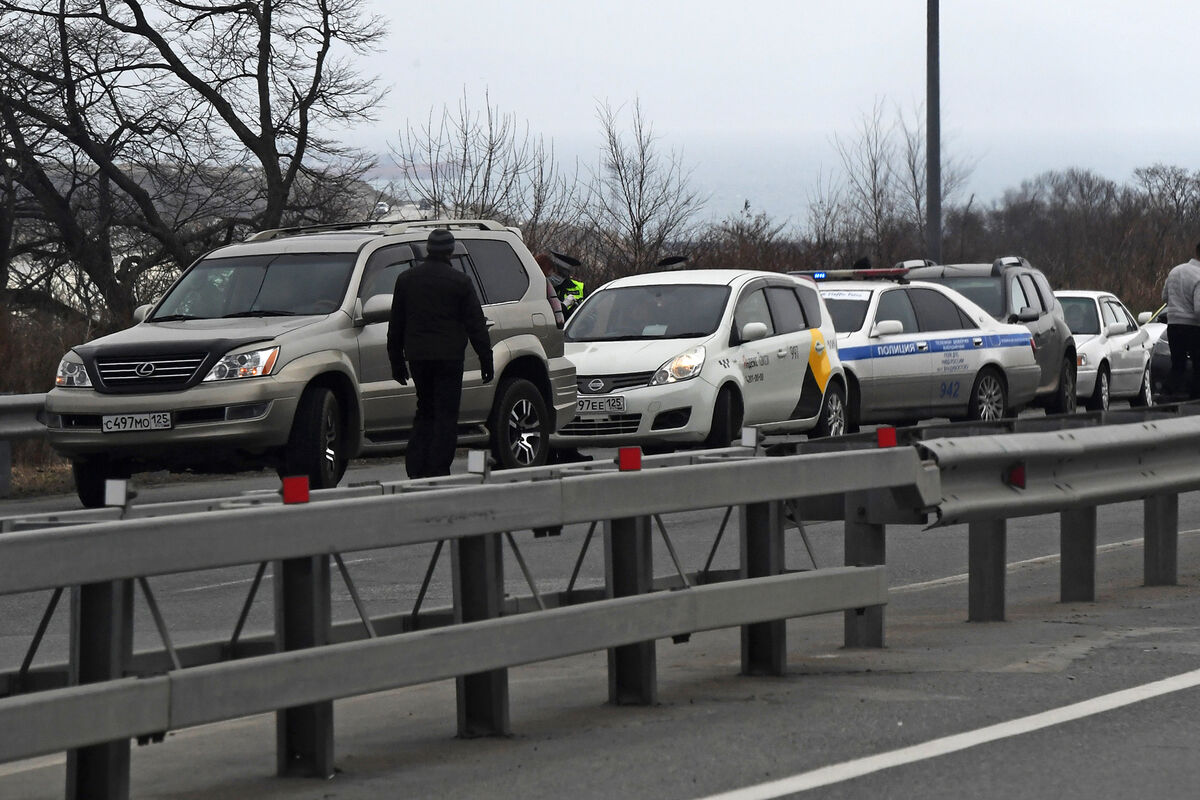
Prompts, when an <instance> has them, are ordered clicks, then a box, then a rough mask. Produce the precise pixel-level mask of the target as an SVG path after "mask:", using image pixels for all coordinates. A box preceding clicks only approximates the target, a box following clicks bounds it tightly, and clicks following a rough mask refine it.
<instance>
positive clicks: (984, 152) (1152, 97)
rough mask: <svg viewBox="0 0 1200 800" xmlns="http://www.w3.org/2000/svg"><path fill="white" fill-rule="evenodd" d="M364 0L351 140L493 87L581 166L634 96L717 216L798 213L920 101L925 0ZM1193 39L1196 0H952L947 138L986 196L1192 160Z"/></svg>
mask: <svg viewBox="0 0 1200 800" xmlns="http://www.w3.org/2000/svg"><path fill="white" fill-rule="evenodd" d="M369 2H372V3H374V8H375V9H376V10H377V11H378V12H379V13H381V14H383V15H384V16H386V17H387V18H388V19H389V20H390V21H391V22H390V27H391V31H392V32H391V35H390V38H389V40H388V42H387V44H386V45H385V48H384V52H383V53H382V54H380V55H378V56H376V57H375V58H374V59H372V61H371V62H370V64H369V67H368V69H370V70H372V71H374V72H377V73H378V74H380V76H381V77H382V78H383V80H384V82H385V84H387V85H389V86H391V94H390V96H389V97H388V100H387V104H386V107H385V108H383V109H381V110H380V121H379V123H378V124H377V125H376V126H375V127H374V128H372V129H366V128H364V129H361V130H359V131H357V132H355V133H354V134H353V136H352V141H354V143H356V144H361V145H363V146H367V147H370V148H372V149H376V150H383V149H385V147H386V143H388V142H391V143H397V142H398V141H399V136H398V134H397V131H399V130H400V129H402V128H403V127H404V126H405V124H406V122H407V121H408V120H413V121H414V122H415V123H419V121H421V120H423V119H425V118H427V117H428V115H429V112H430V109H431V108H434V109H437V110H438V111H439V112H440V109H441V108H442V106H443V105H445V104H449V105H450V106H451V107H452V108H456V107H457V103H458V101H459V99H460V98H461V97H462V96H463V94H464V92H465V93H466V95H467V97H468V100H469V102H470V103H471V104H472V105H474V106H475V107H477V108H479V109H482V107H483V106H484V104H485V101H484V93H485V92H487V93H488V95H489V97H490V102H491V104H492V105H493V106H494V107H496V108H497V109H498V110H499V111H501V112H502V113H510V114H513V115H515V116H516V117H517V119H519V120H522V121H525V122H528V124H529V127H530V130H531V132H532V133H534V134H539V135H541V136H543V137H545V138H546V139H547V140H553V141H554V143H555V145H556V147H557V148H558V150H559V152H560V153H563V154H570V155H571V156H572V157H573V156H575V155H578V156H580V157H581V158H583V159H584V160H585V162H586V163H589V164H590V163H592V162H593V161H594V159H595V154H596V152H597V148H598V145H599V133H598V125H597V122H596V108H597V104H599V103H604V102H607V103H609V104H611V105H612V106H614V107H619V106H622V105H624V106H626V107H628V106H629V105H631V104H632V103H633V102H634V100H635V99H636V100H639V101H640V103H641V106H642V110H643V113H644V115H645V117H646V118H647V119H648V120H649V121H650V122H651V123H652V124H653V126H654V130H655V132H656V133H657V134H658V135H659V136H660V137H661V142H662V145H663V147H664V148H667V149H669V148H674V149H675V150H677V151H679V152H681V153H682V156H683V159H684V162H685V163H686V164H687V165H688V166H689V167H691V168H692V170H693V182H694V183H695V184H696V185H697V187H698V188H700V189H702V190H703V191H704V192H706V193H709V194H711V196H712V199H711V200H710V203H709V209H708V210H709V213H710V214H713V215H716V216H723V215H724V214H726V213H728V212H729V211H730V210H732V209H734V208H738V207H740V206H741V203H742V201H743V200H746V199H748V200H749V201H750V203H751V206H752V208H754V209H756V210H761V211H766V212H767V213H769V214H771V215H772V216H774V217H779V218H791V219H794V220H802V219H803V214H804V211H803V209H804V207H805V205H806V204H807V197H808V196H810V195H811V193H812V190H813V187H814V185H815V183H816V181H817V180H818V177H819V176H821V175H824V176H825V177H827V178H828V177H829V176H830V175H832V174H834V173H836V172H837V171H838V169H839V164H838V161H837V157H836V154H835V152H834V150H833V147H832V144H831V142H832V139H833V137H834V136H835V135H840V136H842V137H853V136H854V132H855V128H856V126H858V125H859V124H860V123H861V121H862V118H863V116H864V115H865V114H868V113H869V112H870V110H871V108H872V107H873V105H874V104H875V103H876V102H877V101H884V102H885V103H886V104H888V107H889V108H893V107H896V106H899V107H900V108H902V109H903V110H904V111H905V112H906V113H907V114H909V115H910V116H911V115H912V114H913V113H914V110H915V109H916V108H917V107H918V106H919V105H920V104H921V103H923V102H924V99H925V32H926V15H925V11H926V2H925V0H831V1H830V2H816V0H792V1H791V2H785V1H783V0H725V1H724V2H716V1H715V0H686V2H680V1H678V0H594V1H593V2H581V1H580V0H567V2H563V1H562V0H559V1H558V2H541V1H540V0H507V1H506V2H499V3H497V2H495V1H494V0H492V1H491V2H479V1H477V0H459V2H456V3H452V4H442V3H407V2H406V3H403V4H400V3H394V2H389V1H388V0H369ZM1198 38H1200V4H1196V3H1193V2H1191V0H1128V1H1127V2H1116V0H1004V1H1003V2H1000V0H943V2H942V5H941V82H942V88H941V95H942V141H943V145H942V146H943V150H944V154H945V155H946V156H948V157H951V158H957V159H960V160H964V161H968V162H971V163H973V164H974V165H975V166H974V172H973V177H972V179H971V182H970V185H969V190H970V191H973V192H974V193H975V194H976V195H977V197H978V198H979V200H982V201H990V200H992V199H995V198H996V197H998V196H999V195H1000V193H1001V192H1002V191H1003V190H1004V189H1005V188H1009V187H1015V186H1016V185H1018V184H1019V183H1020V181H1021V180H1023V179H1026V178H1031V177H1034V176H1035V175H1037V174H1039V173H1040V172H1043V171H1045V170H1048V169H1065V168H1067V167H1073V166H1074V167H1086V168H1090V169H1093V170H1095V171H1097V172H1099V173H1100V174H1102V175H1104V176H1105V177H1108V178H1111V179H1113V180H1117V181H1119V182H1124V181H1126V180H1128V179H1129V178H1130V176H1131V174H1132V171H1133V169H1134V168H1135V167H1139V166H1147V165H1150V164H1154V163H1157V162H1163V163H1168V164H1174V165H1178V166H1182V167H1186V168H1188V169H1198V168H1200V91H1197V89H1198V84H1200V69H1197V64H1198V63H1200V59H1197V58H1196V55H1195V54H1196V52H1197V44H1196V42H1197V39H1198Z"/></svg>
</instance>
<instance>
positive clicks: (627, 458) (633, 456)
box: [617, 447, 642, 472]
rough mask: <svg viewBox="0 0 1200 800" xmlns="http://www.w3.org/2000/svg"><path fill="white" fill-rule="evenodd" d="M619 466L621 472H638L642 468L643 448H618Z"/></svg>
mask: <svg viewBox="0 0 1200 800" xmlns="http://www.w3.org/2000/svg"><path fill="white" fill-rule="evenodd" d="M617 468H618V469H619V470H620V471H621V472H637V471H638V470H640V469H641V468H642V448H640V447H622V448H619V449H618V450H617Z"/></svg>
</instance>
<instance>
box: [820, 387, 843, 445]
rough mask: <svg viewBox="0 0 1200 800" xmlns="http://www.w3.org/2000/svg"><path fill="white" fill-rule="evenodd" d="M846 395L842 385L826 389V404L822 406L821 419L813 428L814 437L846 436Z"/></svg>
mask: <svg viewBox="0 0 1200 800" xmlns="http://www.w3.org/2000/svg"><path fill="white" fill-rule="evenodd" d="M847 418H848V417H847V412H846V395H845V392H844V391H842V387H841V384H837V383H830V384H829V385H828V386H827V387H825V402H824V403H823V404H822V405H821V417H820V419H818V420H817V426H816V427H815V428H813V432H812V435H813V436H844V435H845V434H846V427H847Z"/></svg>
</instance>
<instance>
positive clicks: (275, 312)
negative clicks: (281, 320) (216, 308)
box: [221, 308, 296, 319]
mask: <svg viewBox="0 0 1200 800" xmlns="http://www.w3.org/2000/svg"><path fill="white" fill-rule="evenodd" d="M294 316H296V312H295V311H282V310H279V309H271V308H256V309H253V310H251V311H237V312H235V313H233V314H226V315H225V316H223V317H221V319H233V318H234V317H294Z"/></svg>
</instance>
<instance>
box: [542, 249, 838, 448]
mask: <svg viewBox="0 0 1200 800" xmlns="http://www.w3.org/2000/svg"><path fill="white" fill-rule="evenodd" d="M834 335H835V334H834V328H833V322H832V320H831V318H830V316H829V314H828V312H827V310H826V309H825V306H824V303H822V301H821V298H820V295H819V294H818V293H817V287H816V285H815V284H814V283H813V282H812V281H810V280H804V279H801V278H796V277H792V276H788V275H783V274H780V273H775V272H759V271H754V270H685V271H671V272H658V273H650V274H644V275H636V276H631V277H627V278H620V279H618V280H614V281H611V282H609V283H607V284H605V285H604V286H602V287H600V288H599V289H597V290H596V291H594V292H593V293H592V294H591V295H589V296H588V297H587V299H586V300H584V302H583V304H582V305H581V306H580V307H579V309H578V310H577V311H576V312H575V313H574V314H573V315H572V316H571V319H570V321H569V322H568V323H567V327H566V329H565V330H564V339H565V345H564V350H565V354H566V356H567V358H569V359H570V360H571V361H572V362H574V364H575V370H576V376H577V380H578V382H579V394H578V399H577V405H576V413H575V418H574V419H573V420H572V421H571V422H570V423H569V424H567V425H566V426H564V427H563V428H561V429H560V430H559V432H558V433H557V434H556V435H554V436H553V437H552V438H551V441H552V443H554V444H556V445H558V446H560V447H578V446H601V447H603V446H616V445H622V444H640V445H650V446H654V445H658V446H666V447H672V446H678V445H688V444H702V445H704V446H708V447H725V446H728V445H729V444H730V442H731V441H733V440H734V439H735V438H736V437H737V435H738V433H739V431H740V430H741V428H742V426H743V425H760V426H763V427H764V429H765V430H767V431H779V432H784V431H789V432H791V431H801V432H802V431H809V432H812V433H815V434H818V435H839V434H841V433H844V432H845V425H846V416H845V408H846V406H845V397H846V394H845V392H846V385H845V376H844V374H843V372H842V367H841V364H840V362H839V361H838V358H837V353H836V351H835V347H834Z"/></svg>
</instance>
